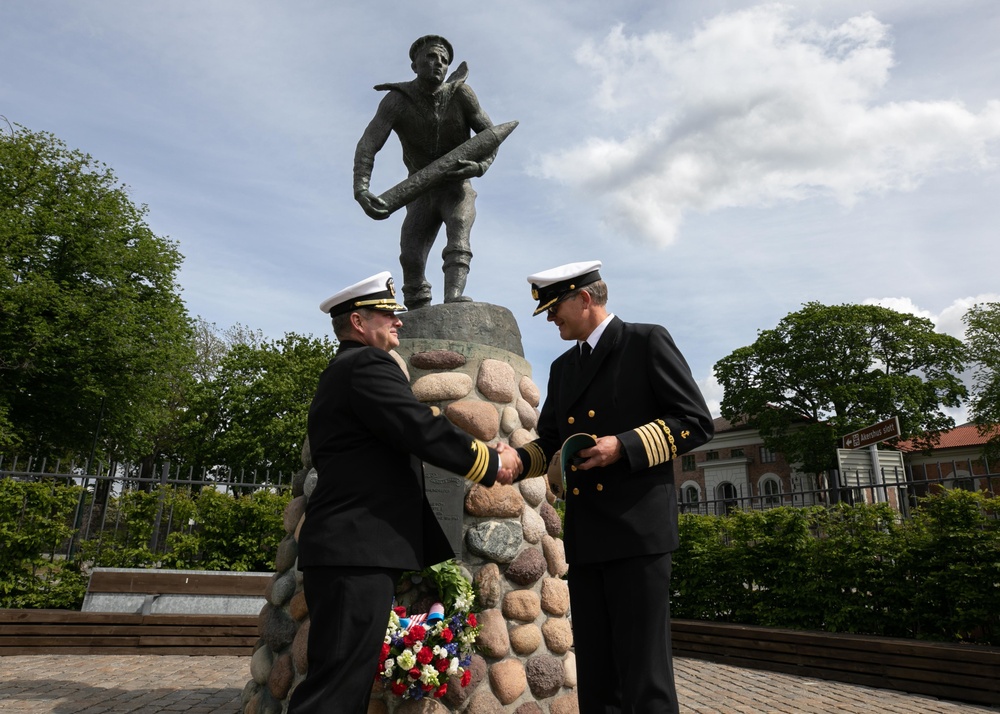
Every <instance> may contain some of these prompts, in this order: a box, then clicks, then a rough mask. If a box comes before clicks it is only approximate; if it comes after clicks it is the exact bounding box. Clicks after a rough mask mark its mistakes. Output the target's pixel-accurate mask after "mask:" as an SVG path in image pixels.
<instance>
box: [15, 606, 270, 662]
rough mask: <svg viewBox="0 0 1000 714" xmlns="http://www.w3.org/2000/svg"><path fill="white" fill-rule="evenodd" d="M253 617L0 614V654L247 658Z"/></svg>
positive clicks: (254, 634) (254, 632)
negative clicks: (223, 656) (231, 656)
mask: <svg viewBox="0 0 1000 714" xmlns="http://www.w3.org/2000/svg"><path fill="white" fill-rule="evenodd" d="M256 642H257V617H256V616H254V615H141V614H129V613H121V612H76V611H73V610H0V655H25V654H160V655H168V654H179V655H250V654H252V653H253V647H254V644H256Z"/></svg>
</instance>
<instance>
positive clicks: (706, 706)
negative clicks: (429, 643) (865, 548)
mask: <svg viewBox="0 0 1000 714" xmlns="http://www.w3.org/2000/svg"><path fill="white" fill-rule="evenodd" d="M675 667H676V674H677V688H678V693H679V696H680V698H681V702H682V704H681V712H682V713H684V714H693V713H694V712H698V713H699V714H701V713H702V712H704V713H708V712H712V713H715V714H757V713H761V714H763V713H771V712H780V713H781V714H858V713H859V712H878V713H882V712H886V713H888V714H974V713H975V712H981V713H985V712H989V713H991V714H996V712H997V711H1000V710H998V709H991V708H987V707H978V706H973V705H969V704H958V703H955V702H944V701H938V700H936V699H930V698H927V697H919V696H914V695H909V694H900V693H898V692H892V691H888V690H883V689H869V688H866V687H856V686H853V685H849V684H840V683H837V682H824V681H821V680H817V679H804V678H801V677H791V676H787V675H782V674H771V673H769V672H758V671H754V670H749V669H736V668H735V667H726V666H724V665H718V664H711V663H708V662H701V661H698V660H691V659H677V660H675ZM249 671H250V658H249V657H181V656H157V655H151V656H121V657H119V656H105V655H91V656H84V657H78V656H64V655H34V656H24V657H20V656H19V657H0V711H2V712H5V713H13V712H31V713H32V714H35V713H36V712H49V713H51V714H104V713H105V712H135V713H137V714H156V713H158V712H189V713H190V714H213V713H215V712H219V713H225V714H234V713H235V712H237V711H238V710H239V702H240V692H241V691H242V690H243V686H244V684H246V681H247V679H248V678H249V676H250V675H249Z"/></svg>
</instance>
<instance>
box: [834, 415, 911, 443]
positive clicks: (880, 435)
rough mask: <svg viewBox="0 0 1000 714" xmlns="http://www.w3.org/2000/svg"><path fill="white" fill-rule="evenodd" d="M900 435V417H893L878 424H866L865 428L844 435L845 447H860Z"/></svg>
mask: <svg viewBox="0 0 1000 714" xmlns="http://www.w3.org/2000/svg"><path fill="white" fill-rule="evenodd" d="M897 436H899V417H892V418H891V419H886V420H885V421H880V422H879V423H878V424H872V425H871V426H866V427H865V428H864V429H859V430H858V431H854V432H851V433H850V434H848V435H847V436H845V437H844V448H845V449H860V448H861V447H863V446H871V445H872V444H877V443H878V442H880V441H885V440H886V439H893V438H895V437H897Z"/></svg>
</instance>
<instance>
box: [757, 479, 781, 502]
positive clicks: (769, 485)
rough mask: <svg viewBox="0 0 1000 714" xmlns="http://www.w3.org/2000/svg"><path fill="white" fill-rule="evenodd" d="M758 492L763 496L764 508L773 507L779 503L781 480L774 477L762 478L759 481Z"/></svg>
mask: <svg viewBox="0 0 1000 714" xmlns="http://www.w3.org/2000/svg"><path fill="white" fill-rule="evenodd" d="M760 494H761V496H763V499H762V500H763V502H764V507H765V508H774V507H776V506H780V505H781V482H780V481H779V480H778V479H776V478H774V477H773V476H772V477H770V478H767V477H765V478H762V479H761V481H760Z"/></svg>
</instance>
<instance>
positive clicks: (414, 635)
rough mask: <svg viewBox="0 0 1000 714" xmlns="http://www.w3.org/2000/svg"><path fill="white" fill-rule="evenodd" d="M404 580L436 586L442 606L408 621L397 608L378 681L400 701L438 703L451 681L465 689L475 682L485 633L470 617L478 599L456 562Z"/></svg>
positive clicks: (380, 660) (408, 618)
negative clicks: (473, 668) (475, 659)
mask: <svg viewBox="0 0 1000 714" xmlns="http://www.w3.org/2000/svg"><path fill="white" fill-rule="evenodd" d="M406 578H410V580H411V581H412V582H413V583H418V584H421V583H424V582H426V584H427V585H428V586H434V587H435V588H436V591H435V597H437V599H438V602H435V603H434V604H433V605H432V606H431V608H430V611H429V612H427V613H417V614H413V615H410V616H407V614H406V608H405V607H402V606H399V607H393V609H392V612H391V613H390V614H389V625H388V627H386V630H385V641H384V642H383V644H382V654H381V655H380V657H379V668H378V673H377V674H376V675H375V680H376V681H378V682H381V683H382V684H383V685H384V686H385V687H386V688H387V689H388V690H389V691H391V692H392V693H393V694H394V695H396V696H397V697H400V698H401V699H416V700H419V699H423V698H424V697H428V696H433V697H438V698H440V697H443V696H444V695H445V694H446V693H447V691H448V680H449V679H450V678H451V677H457V678H458V682H459V683H460V684H461V686H463V687H465V686H467V685H468V684H469V680H470V679H471V678H472V673H471V672H470V670H469V665H470V664H471V662H472V652H473V648H474V645H475V643H476V637H477V636H478V635H479V630H480V628H481V625H479V623H478V621H477V620H476V613H475V612H473V611H472V608H473V606H474V605H475V600H476V593H475V590H473V588H472V583H470V582H469V581H468V580H466V579H465V577H464V576H463V575H462V571H461V570H460V569H459V567H458V564H457V563H456V562H455V561H454V560H448V561H445V562H443V563H438V564H437V565H432V566H431V567H429V568H426V569H425V570H422V571H421V572H420V573H408V574H406V575H404V576H403V579H404V580H405V579H406Z"/></svg>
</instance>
